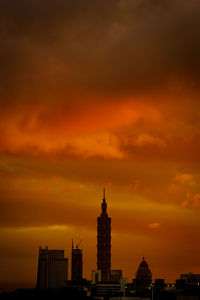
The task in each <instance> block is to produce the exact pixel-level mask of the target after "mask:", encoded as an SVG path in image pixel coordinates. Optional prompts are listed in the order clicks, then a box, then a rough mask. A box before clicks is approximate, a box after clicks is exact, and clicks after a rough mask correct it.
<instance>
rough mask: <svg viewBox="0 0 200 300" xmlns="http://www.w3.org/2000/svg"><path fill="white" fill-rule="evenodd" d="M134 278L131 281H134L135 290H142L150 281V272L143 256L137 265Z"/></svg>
mask: <svg viewBox="0 0 200 300" xmlns="http://www.w3.org/2000/svg"><path fill="white" fill-rule="evenodd" d="M135 278H136V279H135V280H133V282H134V283H135V287H136V290H144V289H146V288H147V287H148V286H149V284H150V283H151V282H152V273H151V270H150V268H149V266H148V264H147V262H146V261H145V258H144V257H143V259H142V262H141V263H140V265H139V267H138V270H137V272H136V274H135Z"/></svg>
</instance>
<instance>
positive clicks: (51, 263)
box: [37, 247, 68, 290]
mask: <svg viewBox="0 0 200 300" xmlns="http://www.w3.org/2000/svg"><path fill="white" fill-rule="evenodd" d="M67 279H68V258H64V250H48V247H46V248H45V249H42V248H41V247H39V257H38V273H37V288H38V289H40V290H46V289H58V288H61V287H63V286H65V282H66V281H67Z"/></svg>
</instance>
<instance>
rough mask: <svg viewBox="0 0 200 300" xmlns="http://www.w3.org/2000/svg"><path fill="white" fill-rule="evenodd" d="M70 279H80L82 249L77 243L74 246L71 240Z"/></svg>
mask: <svg viewBox="0 0 200 300" xmlns="http://www.w3.org/2000/svg"><path fill="white" fill-rule="evenodd" d="M71 280H72V281H81V280H82V249H79V245H77V246H76V248H74V245H73V242H72V260H71Z"/></svg>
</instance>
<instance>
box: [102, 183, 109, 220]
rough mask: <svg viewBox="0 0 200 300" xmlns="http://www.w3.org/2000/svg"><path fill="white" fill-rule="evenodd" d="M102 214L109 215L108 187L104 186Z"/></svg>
mask: <svg viewBox="0 0 200 300" xmlns="http://www.w3.org/2000/svg"><path fill="white" fill-rule="evenodd" d="M101 210H102V212H101V215H102V216H107V215H108V214H107V203H106V189H105V188H103V202H102V203H101Z"/></svg>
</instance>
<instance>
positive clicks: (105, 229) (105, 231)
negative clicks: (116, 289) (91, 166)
mask: <svg viewBox="0 0 200 300" xmlns="http://www.w3.org/2000/svg"><path fill="white" fill-rule="evenodd" d="M97 269H98V270H101V280H102V281H109V274H110V269H111V218H110V217H108V214H107V203H106V199H105V188H104V190H103V201H102V204H101V215H100V216H99V217H98V218H97Z"/></svg>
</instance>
